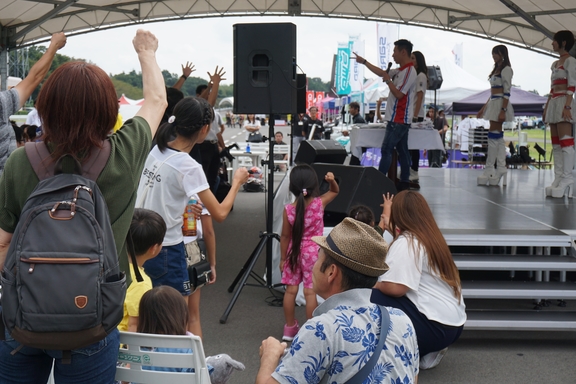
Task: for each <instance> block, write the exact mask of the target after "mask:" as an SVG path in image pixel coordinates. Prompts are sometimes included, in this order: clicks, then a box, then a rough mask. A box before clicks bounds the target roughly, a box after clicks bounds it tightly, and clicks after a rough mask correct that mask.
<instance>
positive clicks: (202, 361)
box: [116, 332, 210, 384]
mask: <svg viewBox="0 0 576 384" xmlns="http://www.w3.org/2000/svg"><path fill="white" fill-rule="evenodd" d="M141 347H144V349H142V350H141ZM154 347H156V348H187V349H191V350H192V353H191V354H187V353H166V352H155V351H148V350H147V349H150V348H154ZM118 362H119V363H128V364H130V366H129V367H120V366H119V367H117V368H116V380H121V381H128V382H135V383H142V384H157V383H171V384H179V383H182V384H210V375H209V373H208V368H207V367H206V356H204V348H203V347H202V341H201V340H200V338H199V337H198V336H192V335H190V336H172V335H150V334H146V333H132V332H120V352H119V353H118ZM143 365H144V366H153V367H167V368H194V372H163V371H149V370H142V366H143Z"/></svg>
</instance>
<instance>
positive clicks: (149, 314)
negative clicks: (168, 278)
mask: <svg viewBox="0 0 576 384" xmlns="http://www.w3.org/2000/svg"><path fill="white" fill-rule="evenodd" d="M138 313H139V315H138V327H137V329H136V331H137V332H138V333H152V334H157V335H185V334H186V325H187V324H188V307H187V306H186V301H185V300H184V298H183V297H182V295H181V294H180V292H178V291H177V290H175V289H174V288H172V287H170V286H168V285H160V286H158V287H154V288H152V289H151V290H149V291H148V292H146V293H145V294H144V295H142V299H141V300H140V307H139V309H138Z"/></svg>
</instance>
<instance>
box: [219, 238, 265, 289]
mask: <svg viewBox="0 0 576 384" xmlns="http://www.w3.org/2000/svg"><path fill="white" fill-rule="evenodd" d="M265 242H266V239H265V237H262V238H261V239H260V242H259V243H258V245H257V246H256V248H254V250H253V251H252V253H251V254H250V257H249V258H248V260H246V262H245V263H244V266H243V267H242V269H241V270H240V272H238V275H236V278H235V279H234V281H233V282H232V284H230V286H229V287H228V292H229V293H232V292H233V291H234V287H236V284H238V281H240V278H241V277H242V276H243V275H244V273H245V272H246V269H248V271H251V270H252V268H248V266H249V265H250V264H251V263H252V259H254V258H256V259H258V255H259V254H260V252H262V249H263V248H264V244H265Z"/></svg>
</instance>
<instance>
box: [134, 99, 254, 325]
mask: <svg viewBox="0 0 576 384" xmlns="http://www.w3.org/2000/svg"><path fill="white" fill-rule="evenodd" d="M173 113H174V115H172V116H170V118H169V119H168V122H167V123H165V124H163V125H162V126H161V127H160V128H159V129H158V133H157V135H156V143H157V145H156V146H154V148H152V151H150V154H149V155H148V158H147V159H146V163H145V165H144V171H143V172H142V175H141V178H140V184H139V186H138V195H137V198H136V206H137V207H138V208H147V209H150V210H153V211H155V212H158V213H159V214H160V216H162V218H163V219H164V221H165V222H166V235H165V237H164V241H163V243H162V250H161V251H160V254H159V255H158V256H156V257H155V258H153V259H150V260H148V261H147V262H146V263H144V270H145V272H146V274H147V275H148V276H150V278H151V280H152V285H153V286H158V285H169V286H171V287H173V288H175V289H177V290H178V291H179V292H180V293H181V294H182V295H183V296H187V297H188V299H187V301H188V304H189V306H190V304H191V302H192V299H190V297H191V289H190V280H189V278H188V271H187V269H186V266H187V265H186V252H185V250H184V242H183V236H182V213H183V212H184V209H185V207H186V204H187V203H188V201H189V199H190V198H191V197H193V196H195V195H198V197H200V199H201V200H202V203H203V204H204V206H205V207H206V209H207V210H208V212H210V215H211V216H212V218H213V219H214V220H216V221H217V222H222V221H224V219H225V218H226V216H228V213H229V212H230V209H231V208H232V205H233V204H234V199H235V198H236V195H237V193H238V191H239V190H240V187H241V186H242V184H243V183H245V182H246V180H248V171H247V170H246V168H239V169H238V170H237V171H236V173H235V174H234V179H233V181H232V188H231V189H230V192H228V195H227V196H226V198H225V199H224V200H223V201H222V203H219V202H218V200H216V197H215V196H214V194H213V193H212V192H211V191H210V187H209V185H208V182H207V181H206V176H205V174H204V171H203V170H202V166H201V165H200V164H199V163H198V162H196V160H194V159H193V158H192V157H190V156H189V155H188V153H189V152H190V150H191V149H192V147H193V146H194V145H195V144H197V143H202V142H203V141H204V139H205V138H206V135H207V134H208V131H209V130H210V124H211V123H212V120H213V119H214V112H213V110H212V107H211V106H210V104H208V102H207V101H206V100H204V99H202V98H198V97H186V98H184V99H182V100H181V101H179V102H178V104H176V106H175V107H174V112H173ZM201 210H202V208H201V206H200V205H199V204H198V205H197V212H195V213H196V214H197V215H198V216H199V215H200V214H201ZM192 305H195V304H194V303H193V304H192ZM199 333H200V332H199Z"/></svg>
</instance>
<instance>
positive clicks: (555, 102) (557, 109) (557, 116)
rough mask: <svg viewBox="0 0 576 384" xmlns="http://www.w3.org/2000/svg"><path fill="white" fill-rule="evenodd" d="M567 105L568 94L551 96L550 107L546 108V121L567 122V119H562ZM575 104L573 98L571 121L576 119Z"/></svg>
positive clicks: (549, 122)
mask: <svg viewBox="0 0 576 384" xmlns="http://www.w3.org/2000/svg"><path fill="white" fill-rule="evenodd" d="M565 105H566V96H558V97H554V98H551V99H550V101H548V107H547V108H546V118H545V119H544V122H545V123H548V124H556V123H561V122H566V120H564V119H562V111H563V110H564V106H565ZM575 106H576V102H575V100H574V99H572V111H571V112H572V120H571V121H570V122H573V121H574V113H576V110H575Z"/></svg>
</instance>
